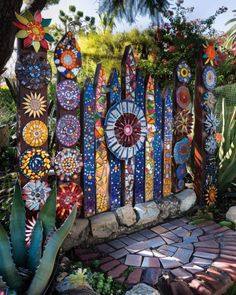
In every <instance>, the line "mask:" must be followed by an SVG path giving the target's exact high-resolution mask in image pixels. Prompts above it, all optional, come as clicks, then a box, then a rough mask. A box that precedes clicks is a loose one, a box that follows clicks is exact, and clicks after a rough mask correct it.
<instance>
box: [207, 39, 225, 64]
mask: <svg viewBox="0 0 236 295" xmlns="http://www.w3.org/2000/svg"><path fill="white" fill-rule="evenodd" d="M203 59H205V65H206V64H208V63H210V64H211V65H212V66H214V65H216V66H217V65H218V64H219V63H220V62H221V60H222V54H221V53H220V51H219V49H218V46H217V45H216V44H215V43H214V42H212V41H211V42H207V43H206V44H204V45H203Z"/></svg>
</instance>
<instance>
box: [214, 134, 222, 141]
mask: <svg viewBox="0 0 236 295" xmlns="http://www.w3.org/2000/svg"><path fill="white" fill-rule="evenodd" d="M215 140H216V142H217V143H221V142H222V140H223V135H222V134H221V133H219V132H216V133H215Z"/></svg>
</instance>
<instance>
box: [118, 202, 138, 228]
mask: <svg viewBox="0 0 236 295" xmlns="http://www.w3.org/2000/svg"><path fill="white" fill-rule="evenodd" d="M116 215H117V218H118V221H119V224H120V225H125V226H131V225H133V224H134V223H135V222H136V213H135V211H134V208H133V206H132V205H130V204H128V205H125V206H124V207H120V208H118V209H117V210H116Z"/></svg>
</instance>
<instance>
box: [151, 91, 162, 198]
mask: <svg viewBox="0 0 236 295" xmlns="http://www.w3.org/2000/svg"><path fill="white" fill-rule="evenodd" d="M155 111H156V133H155V137H154V142H153V146H154V161H155V166H154V187H153V195H154V199H156V200H158V199H160V198H161V197H162V153H163V150H162V149H163V148H162V97H161V90H160V87H159V86H158V85H156V86H155Z"/></svg>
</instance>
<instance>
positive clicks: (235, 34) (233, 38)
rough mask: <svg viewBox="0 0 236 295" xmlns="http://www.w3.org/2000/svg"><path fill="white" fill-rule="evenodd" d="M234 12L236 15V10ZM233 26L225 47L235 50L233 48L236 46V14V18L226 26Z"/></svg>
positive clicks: (228, 33) (229, 31)
mask: <svg viewBox="0 0 236 295" xmlns="http://www.w3.org/2000/svg"><path fill="white" fill-rule="evenodd" d="M233 12H235V13H236V10H233ZM229 24H232V27H231V28H230V29H229V30H228V32H227V35H228V37H227V39H226V41H225V46H226V48H229V49H230V48H233V46H235V42H236V14H235V17H234V18H232V19H230V20H229V21H228V22H227V23H226V25H229Z"/></svg>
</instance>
